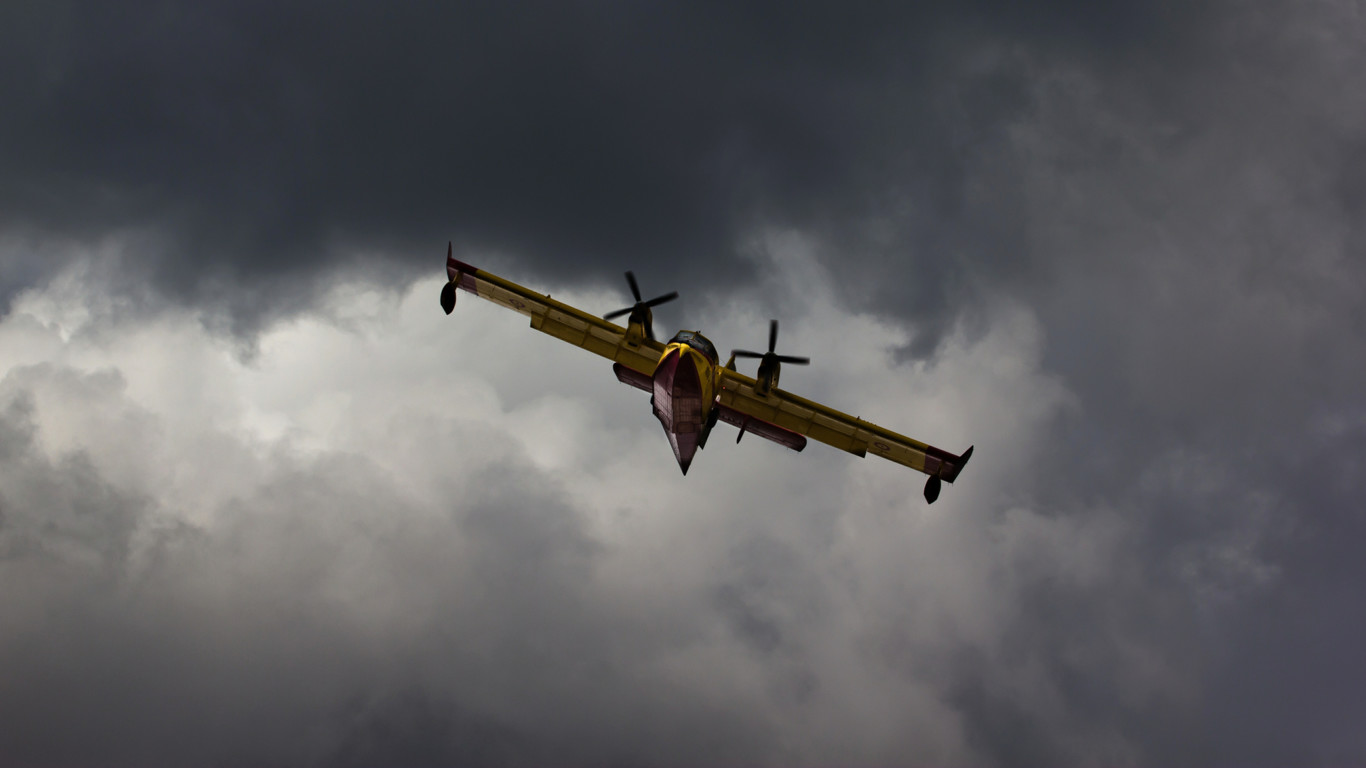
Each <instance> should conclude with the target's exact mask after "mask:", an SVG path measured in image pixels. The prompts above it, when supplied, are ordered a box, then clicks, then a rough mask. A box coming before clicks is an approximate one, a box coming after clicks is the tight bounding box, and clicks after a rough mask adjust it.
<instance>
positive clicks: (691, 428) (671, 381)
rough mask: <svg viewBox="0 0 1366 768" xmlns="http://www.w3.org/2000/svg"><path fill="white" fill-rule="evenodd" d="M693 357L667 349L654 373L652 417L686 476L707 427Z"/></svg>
mask: <svg viewBox="0 0 1366 768" xmlns="http://www.w3.org/2000/svg"><path fill="white" fill-rule="evenodd" d="M697 365H698V364H697V361H696V359H695V356H694V355H692V354H688V353H685V352H682V351H681V350H680V349H679V348H673V349H670V350H669V351H668V352H667V353H666V354H665V355H664V357H663V358H661V359H660V361H659V365H658V366H657V367H656V368H655V374H654V397H653V398H651V404H652V405H653V406H654V412H655V418H657V419H659V423H660V424H661V425H662V426H663V427H664V434H666V435H668V437H669V445H671V446H673V449H674V458H676V459H678V467H679V469H681V470H683V474H685V475H686V474H688V466H689V465H691V464H692V459H693V456H695V455H696V454H697V449H698V447H699V446H700V445H701V442H702V439H703V436H704V429H705V426H706V416H707V413H706V411H707V410H708V409H707V408H705V407H704V406H705V405H709V404H706V403H704V402H703V394H702V378H701V375H700V372H699V371H698V369H697Z"/></svg>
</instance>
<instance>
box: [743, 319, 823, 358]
mask: <svg viewBox="0 0 1366 768" xmlns="http://www.w3.org/2000/svg"><path fill="white" fill-rule="evenodd" d="M776 346H778V321H777V320H772V321H769V325H768V351H767V352H763V353H759V352H750V351H749V350H747V349H733V350H731V352H730V353H731V354H732V355H735V356H736V357H756V358H758V359H759V360H761V361H762V362H760V363H759V365H760V366H767V365H771V364H773V363H791V364H792V365H808V364H810V363H811V358H809V357H794V356H792V355H780V354H778V353H776V352H774V351H773V348H774V347H776Z"/></svg>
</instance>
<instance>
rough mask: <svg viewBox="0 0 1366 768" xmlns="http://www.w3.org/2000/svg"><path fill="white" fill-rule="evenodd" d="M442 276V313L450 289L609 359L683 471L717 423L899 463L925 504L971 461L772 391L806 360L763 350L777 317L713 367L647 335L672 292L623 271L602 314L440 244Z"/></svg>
mask: <svg viewBox="0 0 1366 768" xmlns="http://www.w3.org/2000/svg"><path fill="white" fill-rule="evenodd" d="M446 275H447V276H448V277H449V278H450V281H449V282H447V283H446V285H445V286H444V287H442V289H441V308H442V309H444V310H445V311H446V314H448V315H449V314H450V313H451V311H452V310H454V309H455V292H456V289H457V288H459V289H461V290H463V291H467V292H469V293H473V294H474V295H476V296H480V297H482V298H485V299H488V300H489V301H492V302H493V303H495V304H500V305H502V306H504V307H507V308H508V309H512V310H514V311H517V312H520V313H522V314H524V315H527V316H529V317H530V318H531V327H532V328H535V329H536V330H538V331H541V332H542V333H547V334H550V335H551V336H554V337H555V338H557V339H562V340H564V341H567V342H569V343H570V344H573V345H575V346H578V347H582V348H584V349H586V350H588V351H589V352H594V353H597V354H599V355H602V356H603V357H605V358H607V359H608V360H611V361H612V362H613V365H612V370H613V371H614V372H615V373H616V375H617V378H618V379H620V380H621V381H622V382H624V383H626V384H630V385H631V386H633V387H636V388H638V389H643V390H645V391H646V392H649V393H651V397H650V405H651V407H652V408H653V409H654V414H655V417H656V418H658V419H659V423H660V424H662V425H663V426H664V433H665V434H666V435H668V437H669V444H670V445H671V446H673V450H674V456H675V457H676V458H677V459H678V466H679V468H680V469H682V470H683V474H685V475H686V474H688V466H689V465H691V464H692V460H693V456H694V455H695V454H696V453H697V449H699V448H702V447H703V446H705V445H706V444H707V436H708V435H710V434H711V431H712V428H713V427H715V426H716V422H717V421H724V422H726V423H727V424H733V425H735V426H736V427H739V429H740V434H739V435H738V436H737V437H736V438H735V442H737V443H738V442H740V438H742V437H744V436H745V434H746V433H749V434H753V435H758V436H760V437H763V438H766V439H768V440H772V441H773V442H775V443H779V444H780V445H785V446H787V447H788V448H791V449H792V450H794V451H800V450H802V449H803V448H805V447H806V438H807V437H810V438H812V439H815V440H819V441H820V442H822V443H825V444H827V445H832V446H834V447H836V448H839V449H840V450H842V451H848V452H849V453H852V454H854V455H855V456H865V455H867V454H868V453H873V454H875V455H877V456H881V457H883V458H886V459H890V460H892V461H895V462H896V463H898V464H904V465H906V466H908V467H910V468H911V469H915V470H919V471H921V472H924V473H925V474H927V475H929V476H930V477H929V480H928V481H926V483H925V500H926V501H927V502H930V503H934V500H935V499H937V498H939V490H940V484H941V481H942V482H949V483H952V482H953V481H954V480H955V479H957V478H958V473H959V472H962V471H963V467H964V466H966V465H967V463H968V459H969V458H971V457H972V448H971V447H969V448H968V449H967V450H966V451H964V452H963V453H962V455H958V456H955V455H954V454H952V453H949V452H948V451H945V450H942V449H939V448H935V447H933V446H930V445H926V444H925V443H922V442H920V441H918V440H912V439H911V438H909V437H906V436H905V435H900V434H897V433H896V432H893V431H891V430H889V429H884V428H882V427H879V426H877V425H876V424H870V423H869V422H866V421H863V420H862V419H857V418H854V417H853V416H850V415H848V414H845V413H840V412H839V411H836V410H835V409H833V408H828V407H826V406H824V405H821V404H819V403H815V402H812V401H810V400H807V399H805V398H801V397H797V396H796V395H794V394H791V393H790V392H786V391H784V390H781V389H778V374H779V371H780V368H781V364H782V363H791V364H796V365H805V364H807V363H808V362H810V361H809V360H808V359H807V358H804V357H791V356H787V355H779V354H777V353H775V352H774V351H773V348H774V347H775V346H776V345H777V341H778V321H777V320H774V321H773V322H772V324H771V325H770V326H769V336H768V351H767V352H763V353H759V352H749V351H746V350H734V351H732V352H731V355H730V359H729V360H727V361H726V364H725V365H724V366H723V365H721V364H720V359H719V358H718V357H717V355H716V347H714V346H712V343H711V342H710V341H708V340H707V338H706V337H705V336H703V335H702V334H701V333H698V332H697V331H679V332H678V334H677V335H675V336H674V337H673V338H672V339H670V340H669V343H667V344H661V343H660V342H658V341H656V340H655V337H654V329H653V322H654V317H653V315H652V314H651V312H650V310H651V308H652V307H656V306H658V305H660V304H663V303H665V302H667V301H673V300H674V299H676V298H678V294H677V293H676V292H675V293H669V294H665V295H663V296H659V297H656V298H653V299H650V300H649V301H644V300H642V299H641V297H640V288H639V286H637V285H636V279H635V276H634V275H632V274H631V273H630V272H627V273H626V281H627V282H628V283H629V284H630V286H631V294H632V295H633V296H634V297H635V300H636V301H635V304H633V305H631V306H629V307H626V308H625V309H620V310H617V311H615V312H609V313H608V314H607V315H605V316H604V317H597V316H595V315H590V314H588V313H587V312H583V311H582V310H578V309H575V308H574V307H571V306H569V305H568V304H564V303H563V302H559V301H555V300H554V299H552V298H550V297H549V296H547V295H544V294H540V293H536V292H535V291H531V290H528V289H526V288H523V287H522V286H520V285H517V284H516V283H513V282H511V281H509V280H504V279H503V278H501V277H498V276H497V275H493V274H490V273H489V272H486V271H485V270H482V269H475V268H474V267H471V266H470V265H468V264H466V263H464V262H463V261H459V260H457V259H456V258H455V256H454V255H453V248H452V246H451V245H450V244H447V246H446ZM621 315H629V317H628V318H627V323H626V327H625V328H622V327H621V326H619V325H617V324H615V323H613V322H611V320H612V318H614V317H620V316H621ZM736 357H749V358H758V359H759V370H758V374H757V376H756V377H755V378H750V377H749V376H746V375H744V374H743V373H740V372H738V371H736V370H735V358H736Z"/></svg>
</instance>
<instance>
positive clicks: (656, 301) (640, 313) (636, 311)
mask: <svg viewBox="0 0 1366 768" xmlns="http://www.w3.org/2000/svg"><path fill="white" fill-rule="evenodd" d="M626 282H627V283H628V284H630V286H631V296H633V297H634V298H635V300H636V303H635V304H632V305H631V306H629V307H625V308H623V309H618V310H617V311H615V312H608V313H607V314H605V315H603V316H602V319H603V320H611V319H612V318H614V317H621V316H622V315H624V314H627V313H630V315H631V322H633V323H634V322H640V323H641V324H642V325H644V326H645V334H646V335H647V336H649V337H650V340H651V341H654V338H655V332H654V329H653V328H652V327H651V323H650V308H651V307H657V306H659V305H660V304H664V303H667V302H670V301H673V300H674V299H676V298H678V291H672V292H670V293H666V294H664V295H663V296H656V297H654V298H653V299H650V300H649V301H644V300H642V299H641V298H640V286H639V285H636V276H635V275H633V274H631V273H630V272H629V271H628V272H627V273H626Z"/></svg>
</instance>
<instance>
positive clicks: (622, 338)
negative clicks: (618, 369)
mask: <svg viewBox="0 0 1366 768" xmlns="http://www.w3.org/2000/svg"><path fill="white" fill-rule="evenodd" d="M446 274H447V276H448V277H450V280H451V283H450V284H448V285H447V286H446V288H445V289H443V291H442V294H441V303H442V307H443V308H445V309H446V311H447V312H448V313H449V312H450V311H451V307H454V305H455V288H459V289H460V290H462V291H466V292H468V293H472V294H474V295H476V296H478V297H480V298H483V299H488V300H489V301H492V302H493V303H495V304H499V305H502V306H504V307H507V308H508V309H511V310H513V311H514V312H520V313H522V314H523V315H526V316H528V317H530V318H531V327H532V328H535V329H536V330H538V331H540V332H542V333H545V334H549V335H551V336H554V337H555V338H557V339H560V340H562V341H567V342H569V343H570V344H573V345H574V346H576V347H582V348H584V349H586V350H588V351H589V352H592V353H594V354H598V355H602V356H603V357H605V358H607V359H608V360H611V361H613V362H616V363H621V364H622V365H625V366H626V367H628V368H631V369H633V370H636V371H640V372H641V373H644V374H645V375H647V376H649V375H652V374H654V371H655V365H656V364H657V363H658V362H659V356H660V355H661V354H663V353H664V345H663V344H661V343H659V342H657V341H653V340H651V339H649V338H647V337H645V336H643V335H640V334H635V333H631V332H630V331H628V330H627V329H626V328H622V327H621V326H619V325H617V324H616V323H613V322H610V321H607V320H603V319H602V318H600V317H598V316H596V315H590V314H588V313H587V312H584V311H583V310H580V309H575V308H574V307H571V306H569V305H568V304H565V303H564V302H560V301H556V300H554V299H552V298H550V297H549V296H547V295H545V294H543V293H537V292H535V291H533V290H530V289H527V288H523V287H522V286H520V285H517V284H516V283H514V282H512V281H511V280H504V279H503V278H501V277H498V276H497V275H494V274H491V273H489V272H487V271H485V270H482V269H476V268H475V267H472V266H470V265H469V264H466V263H465V262H463V261H460V260H458V259H456V258H455V257H454V256H453V255H452V254H451V251H450V249H449V247H448V248H447V251H446ZM448 302H449V303H448Z"/></svg>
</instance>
